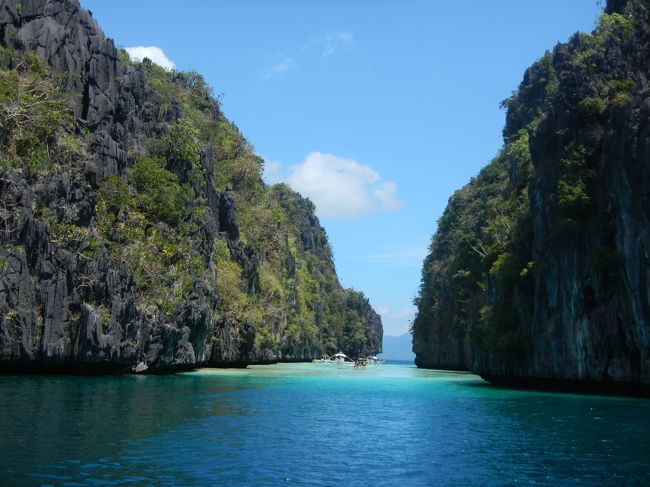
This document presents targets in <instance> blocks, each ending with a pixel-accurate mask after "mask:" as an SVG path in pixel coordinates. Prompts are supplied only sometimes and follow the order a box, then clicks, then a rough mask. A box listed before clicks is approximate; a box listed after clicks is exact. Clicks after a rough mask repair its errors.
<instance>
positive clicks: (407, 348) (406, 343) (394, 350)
mask: <svg viewBox="0 0 650 487" xmlns="http://www.w3.org/2000/svg"><path fill="white" fill-rule="evenodd" d="M411 347H412V338H411V334H410V333H404V334H403V335H400V336H389V335H384V341H383V350H384V351H383V352H382V353H381V355H380V357H381V358H382V359H384V360H411V361H413V360H415V354H414V353H413V351H412V350H411Z"/></svg>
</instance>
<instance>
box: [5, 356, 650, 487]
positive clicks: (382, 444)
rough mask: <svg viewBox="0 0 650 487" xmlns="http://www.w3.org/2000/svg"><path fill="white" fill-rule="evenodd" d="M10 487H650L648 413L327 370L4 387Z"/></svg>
mask: <svg viewBox="0 0 650 487" xmlns="http://www.w3.org/2000/svg"><path fill="white" fill-rule="evenodd" d="M0 484H2V485H70V486H77V485H84V486H85V485H206V486H207V485H232V486H240V485H245V486H248V485H274V486H275V485H289V486H290V485H308V486H345V487H348V486H358V485H362V486H368V487H372V486H429V485H432V486H433V485H459V486H464V485H530V484H533V485H594V486H596V485H598V486H600V485H650V401H649V400H643V399H629V398H612V397H597V396H579V395H569V394H551V393H541V392H540V393H538V392H522V391H513V390H507V389H500V388H495V387H491V386H489V385H487V384H486V383H484V382H483V381H481V380H480V379H479V378H478V377H476V376H473V375H470V374H462V373H449V372H437V371H427V370H418V369H416V368H414V367H413V366H406V365H384V366H379V367H367V368H366V369H362V370H355V369H353V368H352V367H343V366H334V365H320V364H280V365H272V366H252V367H249V368H248V369H245V370H244V369H242V370H236V369H225V370H201V371H198V372H194V373H186V374H177V375H175V376H158V377H154V376H152V377H149V376H147V377H141V376H124V377H94V378H89V377H58V376H48V377H38V376H4V377H0Z"/></svg>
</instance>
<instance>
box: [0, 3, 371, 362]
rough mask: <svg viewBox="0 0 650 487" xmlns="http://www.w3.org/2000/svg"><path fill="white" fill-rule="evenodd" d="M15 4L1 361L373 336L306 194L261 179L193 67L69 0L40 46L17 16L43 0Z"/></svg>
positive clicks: (169, 355)
mask: <svg viewBox="0 0 650 487" xmlns="http://www.w3.org/2000/svg"><path fill="white" fill-rule="evenodd" d="M16 5H17V6H16ZM16 5H7V7H6V8H4V7H3V8H4V10H3V12H2V13H1V14H0V15H6V19H4V18H3V19H4V20H3V22H4V21H5V20H6V24H7V25H6V28H3V30H2V32H1V35H0V47H2V50H1V51H0V186H1V187H0V192H1V194H2V197H1V200H2V201H1V202H0V203H1V204H2V207H0V226H1V227H2V229H3V232H2V233H1V234H0V237H1V238H0V264H2V267H0V272H1V275H0V278H1V279H0V318H1V319H0V362H2V361H3V360H4V361H7V362H29V361H37V362H43V361H46V362H47V361H59V362H61V361H65V362H75V361H82V362H95V363H102V362H107V363H114V364H118V366H119V367H123V368H131V369H134V368H135V367H136V365H137V366H138V367H139V370H146V369H147V368H151V369H156V370H165V369H174V368H178V367H186V366H193V365H196V364H213V365H223V364H225V365H227V364H243V363H247V362H250V361H256V360H261V361H265V360H277V359H310V358H313V357H317V356H320V355H321V354H323V353H333V352H336V351H338V350H339V349H342V350H344V351H345V352H346V353H348V354H351V355H356V354H369V353H376V352H378V351H379V350H380V349H381V336H382V330H381V321H380V318H379V316H378V315H377V314H376V313H375V312H374V311H373V310H372V308H371V307H370V306H369V304H368V301H367V299H365V297H364V296H363V294H362V293H360V292H357V291H354V290H348V289H343V288H342V287H341V285H340V284H339V282H338V278H337V276H336V271H335V268H334V264H333V258H332V254H331V249H330V247H329V244H328V241H327V236H326V234H325V231H324V229H323V228H322V227H321V226H320V224H319V222H318V219H317V218H316V217H315V214H314V207H313V205H312V204H311V202H309V201H308V200H306V199H304V198H302V197H301V196H300V195H298V194H297V193H295V192H293V191H292V190H291V189H290V188H289V187H288V186H286V185H275V186H267V185H266V184H264V182H263V181H262V178H261V172H262V168H263V164H264V161H263V160H262V159H261V158H260V157H258V156H257V155H256V154H255V152H254V149H253V147H252V146H251V145H250V144H249V143H248V141H246V139H245V138H244V137H243V135H242V134H241V133H240V131H239V130H238V129H237V127H236V126H235V125H234V124H233V123H232V122H230V121H229V120H227V119H226V118H225V116H224V115H223V113H222V111H221V107H220V104H219V101H218V100H217V99H215V98H214V97H213V96H212V90H211V88H210V87H209V86H208V85H207V84H206V82H205V80H204V79H203V77H202V76H201V75H199V74H198V73H196V72H175V71H166V70H164V69H163V68H161V67H159V66H157V65H155V64H153V63H152V62H150V61H149V60H146V59H145V60H144V61H143V62H141V63H140V62H134V61H132V60H130V59H129V57H128V55H127V53H126V52H125V51H120V50H117V49H115V47H114V46H113V44H112V41H110V40H106V39H104V37H103V34H102V33H101V31H99V29H98V27H97V26H96V24H95V23H94V21H93V20H92V19H91V18H90V16H89V15H88V13H87V12H85V11H83V10H82V9H80V8H79V6H78V4H76V3H75V2H71V1H66V2H62V3H61V4H60V5H57V6H56V8H57V9H60V11H58V13H57V15H56V20H54V17H52V23H51V24H48V26H49V27H48V28H50V29H55V30H56V29H59V28H60V29H70V26H71V25H74V24H75V23H76V24H78V25H79V28H78V29H77V30H74V31H70V38H64V39H63V41H60V39H59V37H58V35H57V36H56V39H55V40H54V41H52V43H50V41H51V40H52V39H53V38H54V37H53V36H51V35H49V34H48V31H47V29H45V30H43V29H35V30H34V29H32V28H31V27H30V26H29V24H30V22H31V21H32V20H33V19H36V18H39V16H42V15H47V14H45V13H44V12H49V11H50V10H51V9H52V8H54V7H51V6H50V5H49V4H48V3H47V2H44V1H41V0H33V1H32V0H30V1H29V2H23V3H20V2H19V4H16ZM19 7H20V8H19ZM48 9H50V10H48ZM57 22H59V23H60V25H59V24H56V23H57ZM55 24H56V25H59V26H56V25H55ZM33 35H36V36H42V38H38V39H32V38H30V37H29V36H33ZM88 39H93V40H92V42H91V41H89V40H88ZM97 39H99V40H97ZM59 41H60V42H64V43H63V44H61V45H57V44H56V42H59ZM29 46H39V47H38V48H37V49H36V51H35V52H32V50H30V49H29ZM87 46H91V49H94V51H92V52H88V50H87ZM84 56H86V57H88V59H90V57H93V56H94V57H93V61H92V62H90V61H89V60H88V62H85V61H84ZM70 59H73V60H74V63H73V64H74V66H76V69H78V71H76V70H69V69H71V68H72V66H70V65H69V60H70Z"/></svg>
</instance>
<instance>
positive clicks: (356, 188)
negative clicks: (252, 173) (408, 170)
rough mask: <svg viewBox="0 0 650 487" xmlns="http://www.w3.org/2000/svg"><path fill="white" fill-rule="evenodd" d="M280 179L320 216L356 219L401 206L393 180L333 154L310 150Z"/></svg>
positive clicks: (275, 168)
mask: <svg viewBox="0 0 650 487" xmlns="http://www.w3.org/2000/svg"><path fill="white" fill-rule="evenodd" d="M277 169H278V168H277V167H274V168H273V171H276V170H277ZM276 174H277V173H276ZM282 179H283V180H284V181H285V182H287V183H288V184H289V185H290V186H291V187H292V188H293V189H295V190H296V191H298V192H299V193H301V194H302V195H303V196H307V197H309V198H310V199H311V200H312V201H313V202H314V204H315V205H316V212H317V213H318V214H319V216H321V217H324V218H358V217H360V216H362V215H367V214H370V213H377V212H385V211H393V210H396V209H397V208H399V207H400V206H401V205H402V203H401V202H400V201H399V199H398V198H397V194H396V193H397V187H396V185H395V183H394V182H392V181H382V180H381V178H380V176H379V174H378V173H377V172H376V171H375V170H374V169H372V168H371V167H370V166H365V165H363V164H359V163H358V162H357V161H354V160H352V159H345V158H343V157H339V156H336V155H334V154H323V153H321V152H312V153H310V154H309V155H308V156H307V157H306V158H305V160H304V161H303V162H302V163H300V164H297V165H295V166H291V167H290V168H289V171H288V174H287V175H286V176H284V177H283V178H282Z"/></svg>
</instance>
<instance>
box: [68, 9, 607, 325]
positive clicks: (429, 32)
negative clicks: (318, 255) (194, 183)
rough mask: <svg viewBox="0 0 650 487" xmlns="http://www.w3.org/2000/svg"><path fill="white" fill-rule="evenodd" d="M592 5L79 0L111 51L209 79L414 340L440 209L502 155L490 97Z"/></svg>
mask: <svg viewBox="0 0 650 487" xmlns="http://www.w3.org/2000/svg"><path fill="white" fill-rule="evenodd" d="M601 3H602V2H598V1H597V0H544V1H543V2H539V1H532V0H530V1H522V0H501V1H499V0H495V1H493V2H487V1H484V0H473V1H469V0H466V1H461V0H459V1H454V2H442V1H428V0H404V1H396V0H394V1H385V0H357V1H349V0H310V1H308V0H304V1H298V0H277V1H268V0H244V1H237V2H236V1H231V2H222V1H209V2H208V1H194V2H190V1H186V2H182V3H181V2H178V1H171V0H169V1H168V0H139V1H132V0H131V1H127V0H111V1H110V2H108V1H105V0H81V4H82V5H83V6H84V7H85V8H88V9H90V10H91V11H92V12H93V14H94V17H95V18H96V19H97V20H98V21H99V23H100V25H101V26H102V28H103V29H104V32H105V33H106V34H107V35H108V36H109V37H111V38H113V39H114V40H115V43H116V44H117V45H118V46H120V47H125V48H126V47H136V46H144V47H150V46H156V47H158V48H159V49H160V50H161V51H162V53H164V54H162V53H160V55H161V56H166V58H167V60H170V61H171V62H173V63H174V65H175V66H176V68H177V69H181V70H190V69H194V70H196V71H198V72H200V73H202V74H203V75H204V76H205V78H206V80H207V81H208V83H209V84H210V85H211V86H212V87H213V88H214V92H215V94H216V95H219V96H220V97H221V98H222V103H223V109H224V112H225V113H226V115H227V116H228V117H229V118H230V119H231V120H233V121H234V122H235V123H236V124H237V125H238V126H239V128H240V129H241V131H242V132H243V133H244V135H245V136H246V137H247V138H248V139H249V140H250V142H251V143H252V144H253V146H254V147H255V149H256V151H257V153H258V154H259V155H261V156H262V157H264V159H265V160H266V161H267V173H266V176H265V177H266V178H267V180H268V181H279V180H283V181H286V182H288V183H289V184H291V185H292V186H293V187H294V188H295V189H297V190H298V191H300V192H301V193H302V194H303V195H305V196H309V197H311V198H312V200H314V202H315V203H316V204H317V207H318V210H317V211H318V213H319V216H320V217H321V223H322V224H323V226H324V227H325V228H326V230H327V232H328V235H329V238H330V242H331V244H332V247H333V249H334V256H335V262H336V266H337V271H338V274H339V277H340V279H341V282H342V284H343V285H345V286H347V287H354V288H355V289H359V290H362V291H363V292H364V293H365V294H366V296H368V297H369V299H370V302H371V303H372V305H373V306H374V307H375V309H377V310H378V311H379V312H380V313H381V315H382V318H383V322H384V331H385V334H387V335H399V334H401V333H404V332H406V331H407V330H408V326H409V320H410V319H411V318H412V314H413V311H414V308H413V306H412V304H411V301H412V298H413V296H414V295H415V294H416V293H417V289H418V286H419V282H420V270H421V265H422V259H423V258H424V256H425V255H426V251H427V247H428V245H429V242H430V239H431V235H432V234H433V232H434V231H435V228H436V221H437V219H438V218H439V217H440V215H441V214H442V211H443V210H444V207H445V205H446V203H447V199H448V198H449V196H450V195H451V194H452V193H453V192H454V191H455V190H456V189H458V188H460V187H461V186H463V185H464V184H465V183H466V182H467V181H468V180H469V179H470V178H471V177H472V176H473V175H475V174H476V173H477V172H478V170H479V169H480V168H481V167H482V166H484V165H485V164H486V163H487V162H488V161H489V160H490V159H491V158H492V157H493V156H494V155H495V154H496V153H497V151H498V149H499V147H500V146H501V129H502V127H503V123H504V116H505V113H504V112H503V110H501V109H500V108H499V102H500V101H501V100H503V99H504V98H507V97H508V96H509V95H510V93H511V92H512V90H514V89H515V88H516V87H517V85H518V84H519V82H520V81H521V79H522V76H523V73H524V70H525V69H526V67H527V66H529V65H530V64H531V63H533V62H534V61H535V60H536V59H538V58H539V57H541V56H542V55H543V54H544V52H545V50H547V49H549V50H550V49H552V48H553V46H554V45H555V44H556V43H557V42H560V41H565V40H566V39H568V38H569V36H570V35H571V34H572V33H574V32H576V31H590V30H591V29H592V28H593V27H594V25H595V21H596V18H597V16H598V14H599V13H600V11H601V8H602V6H601ZM148 52H151V51H148ZM151 55H152V56H155V55H157V54H156V53H155V52H154V53H153V54H151ZM161 59H164V58H161ZM160 62H164V60H163V61H160Z"/></svg>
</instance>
